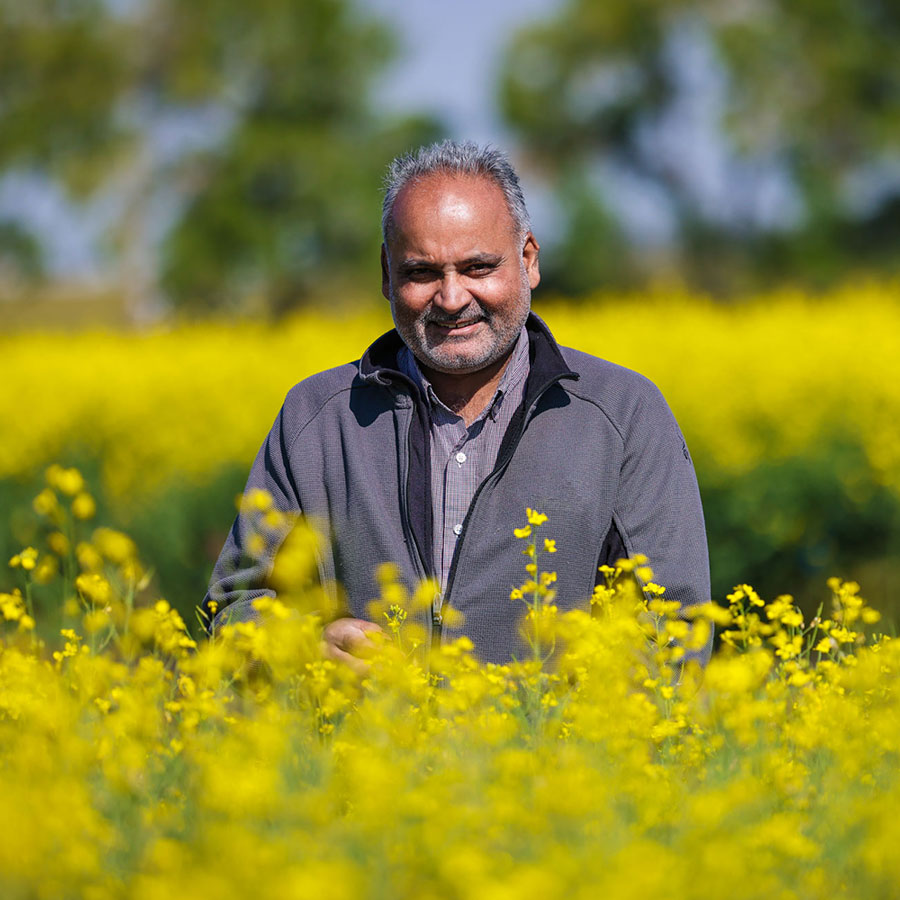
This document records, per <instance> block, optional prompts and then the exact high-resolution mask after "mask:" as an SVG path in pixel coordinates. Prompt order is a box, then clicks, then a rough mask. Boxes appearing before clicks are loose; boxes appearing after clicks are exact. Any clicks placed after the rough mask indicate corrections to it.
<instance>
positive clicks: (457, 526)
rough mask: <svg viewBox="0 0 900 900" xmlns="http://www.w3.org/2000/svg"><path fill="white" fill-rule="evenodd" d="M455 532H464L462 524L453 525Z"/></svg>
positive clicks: (457, 533)
mask: <svg viewBox="0 0 900 900" xmlns="http://www.w3.org/2000/svg"><path fill="white" fill-rule="evenodd" d="M453 533H454V534H455V535H457V536H459V535H461V534H462V525H459V524H456V525H454V526H453Z"/></svg>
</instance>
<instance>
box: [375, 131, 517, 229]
mask: <svg viewBox="0 0 900 900" xmlns="http://www.w3.org/2000/svg"><path fill="white" fill-rule="evenodd" d="M439 174H440V175H471V176H475V177H481V178H489V179H490V180H491V181H493V182H494V184H496V185H497V187H498V188H500V190H501V191H502V192H503V197H504V198H505V200H506V206H507V208H508V209H509V214H510V216H512V220H513V224H514V225H515V228H516V233H517V234H518V235H519V237H524V236H525V234H527V233H528V232H529V231H531V218H530V217H529V215H528V209H527V208H526V206H525V197H524V195H523V194H522V187H521V185H520V184H519V176H518V175H516V171H515V169H513V167H512V165H511V164H510V161H509V159H507V157H506V154H505V153H503V151H501V150H498V149H497V148H496V147H491V146H490V145H489V144H488V145H485V146H479V145H478V144H476V143H475V142H474V141H450V140H445V141H440V142H438V143H435V144H429V145H428V146H427V147H419V149H418V150H414V151H412V152H410V153H406V154H404V155H403V156H398V157H397V158H396V159H395V160H394V161H393V162H392V163H391V164H390V166H388V170H387V174H386V175H385V179H384V203H383V205H382V210H381V233H382V236H383V237H384V238H385V240H387V233H388V228H389V227H390V224H391V217H392V215H393V213H394V203H395V202H396V200H397V195H398V194H399V193H400V191H401V190H403V188H405V187H406V186H407V185H408V184H410V183H411V182H413V181H417V180H419V179H421V178H425V177H427V176H429V175H439Z"/></svg>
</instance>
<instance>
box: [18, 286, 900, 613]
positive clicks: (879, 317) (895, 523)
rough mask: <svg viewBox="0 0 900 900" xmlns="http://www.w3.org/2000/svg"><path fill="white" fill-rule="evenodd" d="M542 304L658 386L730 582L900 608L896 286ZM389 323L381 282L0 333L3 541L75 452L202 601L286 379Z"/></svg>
mask: <svg viewBox="0 0 900 900" xmlns="http://www.w3.org/2000/svg"><path fill="white" fill-rule="evenodd" d="M538 312H539V313H540V314H541V315H543V317H544V318H545V320H546V321H547V323H548V324H549V325H550V327H551V329H552V330H553V332H554V333H555V335H556V336H557V338H558V339H559V341H560V342H561V343H563V344H567V345H569V346H574V347H577V348H579V349H583V350H586V351H588V352H591V353H594V354H596V355H598V356H603V357H605V358H608V359H611V360H613V361H615V362H618V363H621V364H622V365H625V366H628V367H629V368H633V369H636V370H638V371H640V372H642V373H644V374H645V375H647V376H648V377H650V378H651V379H652V380H653V381H655V382H656V383H657V384H658V385H659V387H660V388H661V390H662V391H663V393H664V395H665V396H666V398H667V399H668V401H669V403H670V405H671V407H672V409H673V411H674V412H675V415H676V417H677V419H678V421H679V423H680V425H681V427H682V430H683V431H684V433H685V436H686V438H687V442H688V446H689V447H690V449H691V453H692V456H693V459H694V462H695V465H696V468H697V473H698V478H699V481H700V488H701V493H702V494H703V501H704V509H705V511H706V517H707V526H708V528H707V531H708V533H709V537H710V553H711V559H712V574H713V589H714V595H715V596H716V597H717V598H718V599H720V600H721V599H722V598H723V597H724V595H725V593H726V592H727V591H728V590H730V588H731V587H732V586H733V585H734V584H736V583H737V582H739V581H752V582H753V583H754V584H755V585H756V586H757V588H758V589H761V590H764V591H765V592H766V593H768V594H774V593H777V592H781V591H784V590H787V589H790V590H792V591H793V592H794V593H796V594H797V595H798V597H799V598H801V602H802V604H803V605H804V608H806V609H807V610H808V611H810V612H811V611H813V610H814V609H815V605H816V603H817V602H818V597H819V594H820V591H821V589H822V587H821V586H822V585H823V584H824V582H825V579H826V578H827V577H829V576H830V575H833V574H840V575H841V576H842V577H847V578H852V579H855V580H862V581H864V582H865V583H866V584H867V585H868V586H869V590H870V591H872V592H873V594H874V595H875V596H877V597H878V598H879V601H880V602H881V604H882V605H883V607H884V608H885V610H886V611H887V612H888V613H890V615H891V617H892V619H893V617H894V616H895V614H896V613H900V605H898V606H897V608H896V609H895V605H896V604H895V600H894V596H895V595H896V594H898V593H900V562H898V560H900V554H898V553H897V552H896V551H897V548H898V545H900V285H897V284H862V285H857V286H849V287H847V288H845V289H843V290H841V291H836V292H834V293H833V294H830V295H827V296H824V297H808V296H805V295H803V294H799V293H791V292H788V291H785V292H782V293H781V294H777V295H772V296H767V297H760V298H758V299H755V300H752V301H748V302H744V303H735V304H732V305H723V304H715V303H713V302H711V301H705V300H703V299H702V298H694V297H686V296H684V297H679V296H671V295H663V294H660V295H659V296H656V297H654V296H635V297H613V298H596V300H595V301H591V300H587V301H584V302H582V303H580V304H578V305H565V304H560V303H546V304H545V305H543V306H539V307H538ZM388 327H390V317H389V314H388V310H387V305H386V304H384V303H382V304H381V305H380V306H378V307H376V308H375V310H374V311H371V312H367V313H360V314H357V315H354V316H352V317H349V318H347V317H344V318H338V317H328V316H327V315H325V314H322V313H317V314H313V313H308V314H301V315H298V316H297V317H295V318H293V319H290V320H287V321H285V322H283V323H279V324H278V325H275V326H269V325H263V324H259V323H253V322H239V323H224V322H223V323H218V324H208V323H207V324H203V325H199V324H193V325H191V324H184V325H177V324H175V325H172V324H170V325H167V326H165V327H160V328H158V329H156V330H154V331H152V332H149V333H131V334H126V333H114V332H108V333H102V332H95V333H82V334H74V335H73V334H50V333H48V334H19V335H7V336H5V337H0V351H2V354H3V359H4V362H5V365H4V378H3V379H0V422H2V423H3V424H4V429H5V431H4V433H5V434H6V435H7V437H8V439H7V440H5V441H2V442H0V505H5V506H7V507H8V509H7V513H6V515H5V516H0V520H2V521H0V551H3V552H4V553H8V554H12V553H13V552H15V550H16V549H17V548H18V547H19V546H21V545H27V544H28V543H29V542H30V541H31V540H32V535H33V534H34V533H35V528H36V525H35V523H34V522H33V520H32V519H31V518H29V515H28V513H27V509H28V506H29V504H30V496H31V494H32V493H34V492H35V491H36V490H37V488H38V486H39V484H40V479H41V473H42V472H43V470H44V469H45V468H46V466H48V465H50V464H51V463H54V462H59V463H62V464H64V465H74V464H77V465H79V466H80V467H81V468H82V469H83V470H84V471H85V472H86V473H89V474H90V476H91V478H92V482H93V487H94V490H95V495H96V499H97V502H98V505H99V508H100V510H101V511H102V513H103V515H104V517H105V518H107V519H108V520H109V521H111V522H113V523H115V524H117V525H120V526H122V527H124V528H126V529H128V530H131V531H132V532H133V533H134V536H135V537H136V538H137V539H138V540H139V541H140V543H141V547H142V549H143V550H144V552H145V555H146V556H147V557H148V559H149V561H150V563H151V564H152V565H153V567H154V570H155V572H156V573H157V579H158V582H159V590H160V591H161V592H162V593H163V594H164V595H165V596H166V597H167V598H169V599H170V600H171V601H172V602H173V603H174V604H175V605H176V606H177V607H178V608H179V610H180V611H181V612H182V614H183V615H185V616H186V617H188V616H191V615H192V612H191V610H192V607H193V605H194V604H195V603H196V602H198V600H199V599H200V597H199V596H198V595H201V596H202V593H203V590H204V587H205V582H206V578H207V576H208V573H209V570H210V569H211V566H212V564H213V562H214V560H215V556H216V553H217V551H218V549H219V548H220V547H221V544H222V541H223V539H224V536H225V532H226V530H227V528H228V527H229V526H230V522H231V519H232V517H233V515H234V498H235V496H236V495H237V494H238V493H239V492H240V491H241V489H242V487H243V482H244V478H245V477H246V472H247V469H248V468H249V464H250V461H251V460H252V458H253V456H254V454H255V453H256V450H257V449H258V447H259V445H260V443H261V442H262V439H263V436H264V435H265V433H266V431H267V430H268V428H269V426H270V425H271V423H272V421H273V419H274V417H275V414H276V412H277V411H278V407H279V405H280V404H281V401H282V400H283V398H284V395H285V394H286V393H287V391H288V389H289V388H290V387H291V386H292V385H293V384H295V383H296V382H297V381H299V380H301V379H302V378H304V377H305V376H307V375H309V374H311V373H313V372H316V371H319V370H321V369H323V368H326V367H328V366H331V365H337V364H340V363H342V362H345V361H347V360H351V359H357V358H359V356H360V355H361V353H362V352H363V350H364V349H365V348H366V347H367V346H368V344H369V343H370V342H371V341H372V340H373V339H374V337H376V336H377V335H378V334H380V333H382V332H383V331H384V330H386V329H387V328H388ZM524 502H527V498H525V501H524ZM22 507H24V508H25V510H26V512H24V513H22V512H16V510H20V509H21V508H22Z"/></svg>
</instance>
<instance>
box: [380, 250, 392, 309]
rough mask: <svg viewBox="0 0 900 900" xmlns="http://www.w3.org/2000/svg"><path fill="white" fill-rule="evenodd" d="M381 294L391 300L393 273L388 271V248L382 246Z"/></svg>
mask: <svg viewBox="0 0 900 900" xmlns="http://www.w3.org/2000/svg"><path fill="white" fill-rule="evenodd" d="M381 293H382V294H384V299H385V300H390V299H391V273H390V271H389V270H388V255H387V247H385V245H384V244H382V245H381Z"/></svg>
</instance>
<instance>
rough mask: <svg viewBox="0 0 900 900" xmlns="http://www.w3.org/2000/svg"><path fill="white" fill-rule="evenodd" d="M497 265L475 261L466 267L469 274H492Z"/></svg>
mask: <svg viewBox="0 0 900 900" xmlns="http://www.w3.org/2000/svg"><path fill="white" fill-rule="evenodd" d="M496 268H497V267H496V266H495V265H494V264H493V263H475V265H472V266H469V267H468V269H466V274H467V275H490V273H491V272H493V271H494V270H495V269H496Z"/></svg>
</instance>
